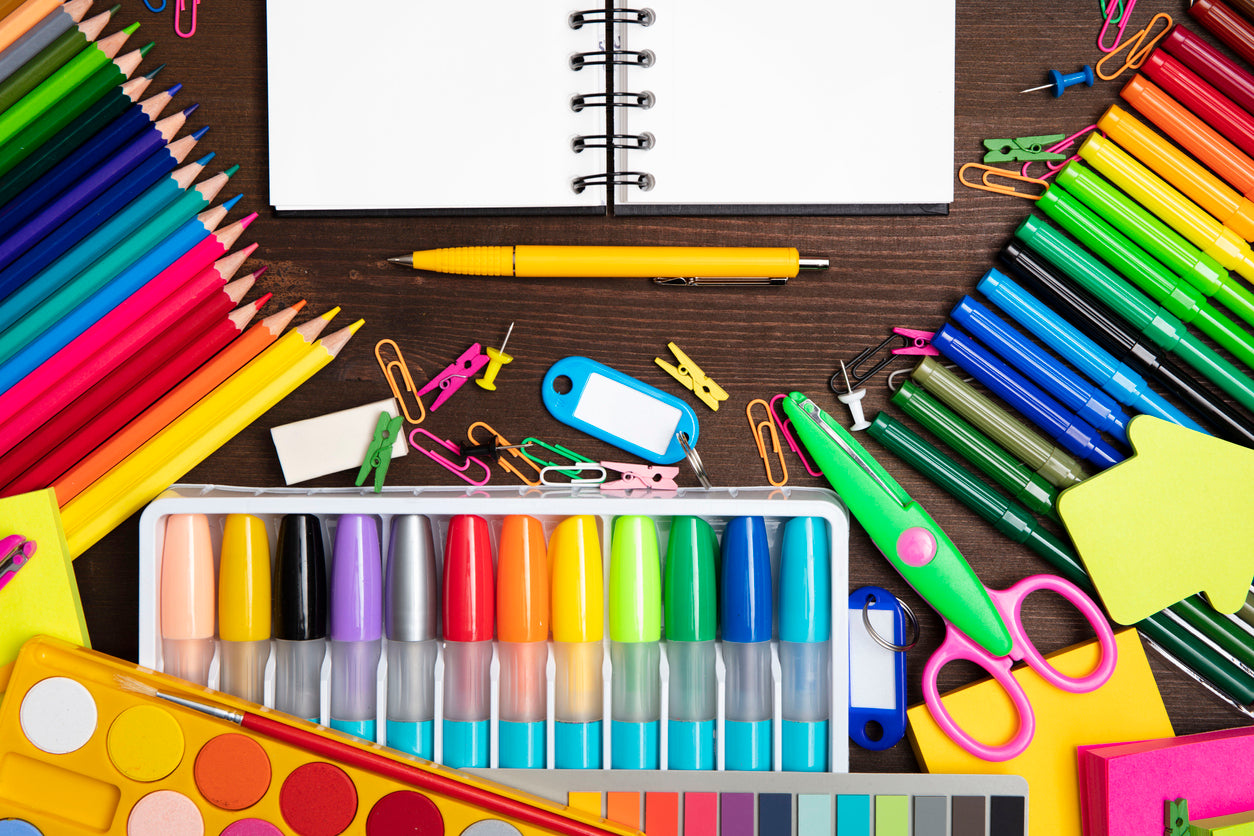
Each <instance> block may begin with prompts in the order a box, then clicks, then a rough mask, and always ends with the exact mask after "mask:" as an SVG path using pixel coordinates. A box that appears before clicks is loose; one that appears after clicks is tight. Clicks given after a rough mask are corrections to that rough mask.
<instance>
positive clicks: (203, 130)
mask: <svg viewBox="0 0 1254 836" xmlns="http://www.w3.org/2000/svg"><path fill="white" fill-rule="evenodd" d="M207 133H209V126H208V125H205V126H204V127H203V128H201V129H200V130H198V131H196V133H194V134H192V139H194V140H196V141H200V138H201V137H202V136H204V135H205V134H207Z"/></svg>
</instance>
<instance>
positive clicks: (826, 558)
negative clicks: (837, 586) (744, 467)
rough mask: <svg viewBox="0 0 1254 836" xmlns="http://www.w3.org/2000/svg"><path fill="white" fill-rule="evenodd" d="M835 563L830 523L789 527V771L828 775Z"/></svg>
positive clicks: (783, 621) (784, 659)
mask: <svg viewBox="0 0 1254 836" xmlns="http://www.w3.org/2000/svg"><path fill="white" fill-rule="evenodd" d="M831 638H832V564H831V544H830V541H829V538H828V534H827V523H826V522H824V521H823V520H822V519H820V518H818V517H794V518H793V519H791V520H789V521H788V522H787V523H785V524H784V547H783V553H782V554H781V556H780V563H779V663H780V669H781V671H782V674H781V675H782V680H783V681H782V694H781V700H780V701H781V703H782V704H781V706H780V710H781V712H782V715H783V721H784V723H783V728H782V729H780V734H781V736H782V738H783V758H782V759H783V763H782V766H783V769H784V771H786V772H826V771H827V764H828V756H827V745H828V732H827V721H828V719H829V716H830V714H831V706H832V676H831V655H832V648H831V644H832V643H831Z"/></svg>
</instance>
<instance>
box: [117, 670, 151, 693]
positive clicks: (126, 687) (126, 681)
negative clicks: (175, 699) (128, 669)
mask: <svg viewBox="0 0 1254 836" xmlns="http://www.w3.org/2000/svg"><path fill="white" fill-rule="evenodd" d="M113 679H114V680H115V681H116V682H117V684H118V687H119V688H121V689H122V690H123V691H130V692H132V693H135V694H143V695H144V696H146V697H157V696H160V695H161V694H160V692H158V691H157V689H156V688H154V687H153V686H151V685H149V684H148V683H147V682H141V681H140V680H138V679H136V678H135V677H133V676H128V675H127V674H124V673H115V674H114V675H113Z"/></svg>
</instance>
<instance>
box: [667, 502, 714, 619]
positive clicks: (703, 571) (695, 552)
mask: <svg viewBox="0 0 1254 836" xmlns="http://www.w3.org/2000/svg"><path fill="white" fill-rule="evenodd" d="M717 568H718V536H717V535H715V533H714V529H713V528H712V527H711V526H710V524H709V523H708V522H706V521H705V520H703V519H701V518H700V517H675V518H674V519H672V520H671V531H670V537H669V539H668V540H667V543H666V570H665V571H666V583H664V584H663V585H662V588H663V590H664V591H665V592H664V599H663V607H664V609H665V616H666V617H665V619H664V623H665V625H666V638H667V639H669V640H670V641H682V642H704V641H713V640H714V632H715V629H716V628H717V618H718V585H717V577H716V572H717Z"/></svg>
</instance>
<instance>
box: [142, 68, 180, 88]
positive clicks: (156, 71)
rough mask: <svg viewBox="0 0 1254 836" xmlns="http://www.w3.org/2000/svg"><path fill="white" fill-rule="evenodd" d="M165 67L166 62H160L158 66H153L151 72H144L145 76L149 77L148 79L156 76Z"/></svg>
mask: <svg viewBox="0 0 1254 836" xmlns="http://www.w3.org/2000/svg"><path fill="white" fill-rule="evenodd" d="M164 69H165V64H158V65H157V66H155V67H153V68H152V71H151V72H147V73H144V78H148V79H152V78H156V77H157V73H159V72H161V71H162V70H164ZM178 86H179V87H180V88H181V87H182V86H183V85H182V84H180V85H178Z"/></svg>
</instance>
